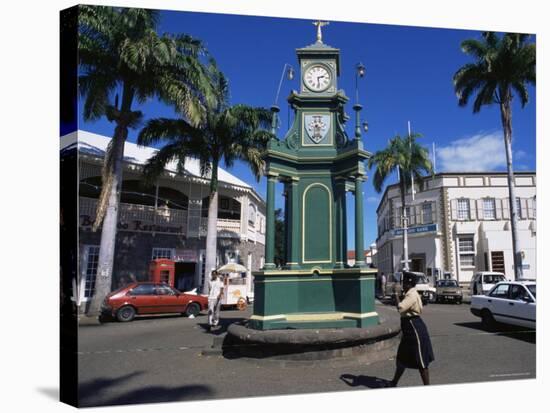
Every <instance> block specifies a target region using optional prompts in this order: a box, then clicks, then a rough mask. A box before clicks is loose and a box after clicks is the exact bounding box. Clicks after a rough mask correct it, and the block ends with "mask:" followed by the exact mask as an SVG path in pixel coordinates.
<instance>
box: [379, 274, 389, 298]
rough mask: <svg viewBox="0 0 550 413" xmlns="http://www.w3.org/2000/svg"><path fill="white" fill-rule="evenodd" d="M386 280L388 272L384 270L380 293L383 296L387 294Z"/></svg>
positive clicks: (381, 277)
mask: <svg viewBox="0 0 550 413" xmlns="http://www.w3.org/2000/svg"><path fill="white" fill-rule="evenodd" d="M386 281H387V280H386V274H384V271H382V275H381V276H380V290H381V294H380V295H381V297H382V298H384V297H385V296H386Z"/></svg>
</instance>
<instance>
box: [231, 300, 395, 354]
mask: <svg viewBox="0 0 550 413" xmlns="http://www.w3.org/2000/svg"><path fill="white" fill-rule="evenodd" d="M376 311H377V312H378V315H379V320H380V323H379V324H378V325H376V326H372V327H369V328H341V329H304V330H294V329H287V330H264V331H262V330H254V329H251V328H248V327H247V325H246V321H245V322H242V323H235V324H232V325H230V326H229V327H228V329H227V335H226V337H225V339H224V342H223V355H224V356H225V357H227V358H240V357H246V358H254V359H265V358H269V359H274V360H296V361H306V360H327V359H336V358H348V357H354V358H356V357H359V358H360V360H361V361H362V362H373V361H378V360H383V359H387V358H389V357H394V356H395V354H396V350H397V345H398V343H399V333H400V331H401V327H400V319H399V315H398V313H397V311H396V310H395V308H393V307H389V308H388V307H385V306H383V305H377V306H376Z"/></svg>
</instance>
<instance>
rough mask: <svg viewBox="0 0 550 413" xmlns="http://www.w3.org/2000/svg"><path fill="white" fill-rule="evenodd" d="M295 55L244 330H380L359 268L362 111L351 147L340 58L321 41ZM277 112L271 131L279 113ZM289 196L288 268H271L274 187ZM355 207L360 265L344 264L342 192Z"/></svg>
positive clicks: (270, 166)
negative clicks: (296, 85)
mask: <svg viewBox="0 0 550 413" xmlns="http://www.w3.org/2000/svg"><path fill="white" fill-rule="evenodd" d="M314 24H315V25H316V26H317V42H316V43H314V44H312V45H310V46H307V47H304V48H301V49H297V50H296V54H297V56H298V61H299V67H300V90H299V92H298V91H293V92H292V93H291V95H290V96H289V97H288V102H289V103H290V105H291V107H292V108H293V110H294V113H295V117H294V123H293V125H292V127H291V128H290V129H289V130H288V132H287V133H286V135H285V137H284V139H282V140H277V139H272V140H271V141H270V142H269V145H268V150H267V155H266V158H265V160H266V171H267V178H268V179H267V181H268V182H267V217H266V253H265V265H264V267H263V268H262V270H261V271H259V272H256V273H254V277H255V280H254V296H255V297H254V313H253V315H252V317H251V318H250V321H249V326H250V327H251V328H254V329H259V330H270V329H287V328H296V329H301V328H344V327H368V326H371V325H374V324H377V323H378V314H377V313H376V311H375V308H374V274H375V272H376V270H373V269H370V268H366V267H365V265H364V259H363V257H364V238H363V193H362V191H363V189H362V187H363V182H364V180H365V179H366V175H365V166H364V162H365V160H367V159H368V158H369V156H370V153H369V152H367V151H366V150H365V149H363V143H362V141H361V128H360V124H359V123H360V122H359V111H360V110H361V106H360V105H359V104H356V105H354V107H353V109H354V110H355V111H356V127H355V136H354V139H349V138H348V136H347V134H346V132H345V129H344V123H345V122H346V120H347V119H348V117H347V115H346V113H345V111H344V107H345V104H346V103H347V102H348V97H347V96H346V95H345V94H344V92H343V91H342V90H338V77H339V76H340V70H341V68H340V51H339V49H335V48H333V47H330V46H328V45H326V44H324V43H323V42H322V37H321V27H322V26H324V25H325V24H327V23H324V22H316V23H314ZM272 110H273V132H275V129H276V125H277V112H278V108H277V107H276V106H274V107H273V108H272ZM277 182H282V183H283V184H284V187H285V191H284V193H285V196H286V201H285V202H286V203H285V205H286V208H285V243H286V248H285V250H286V264H285V266H284V267H283V268H282V269H281V268H276V266H275V262H274V251H275V248H274V247H275V245H274V244H275V213H274V211H275V185H276V183H277ZM348 191H349V192H352V193H354V195H355V196H354V198H355V256H356V264H355V266H353V267H350V266H348V265H347V241H346V240H347V233H346V223H347V217H346V193H347V192H348Z"/></svg>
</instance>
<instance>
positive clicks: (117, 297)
mask: <svg viewBox="0 0 550 413" xmlns="http://www.w3.org/2000/svg"><path fill="white" fill-rule="evenodd" d="M207 308H208V297H207V296H204V295H198V294H185V293H182V292H179V291H178V290H176V289H175V288H172V287H170V286H169V285H167V284H157V283H152V282H136V283H131V284H128V285H126V286H125V287H122V288H119V289H118V290H116V291H113V292H112V293H110V294H109V295H108V296H107V297H106V298H105V301H104V302H103V306H102V309H101V310H102V315H109V316H112V317H116V319H117V320H118V321H132V320H133V319H134V317H135V316H136V315H145V314H166V313H181V314H185V315H186V316H190V315H193V316H195V315H197V314H199V313H200V312H201V311H202V310H204V309H207Z"/></svg>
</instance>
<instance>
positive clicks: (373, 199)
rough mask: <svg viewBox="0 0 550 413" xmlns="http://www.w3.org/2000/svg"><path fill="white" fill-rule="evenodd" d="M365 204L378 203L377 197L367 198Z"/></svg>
mask: <svg viewBox="0 0 550 413" xmlns="http://www.w3.org/2000/svg"><path fill="white" fill-rule="evenodd" d="M367 202H369V203H371V204H377V203H378V197H377V196H369V197H368V198H367Z"/></svg>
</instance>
